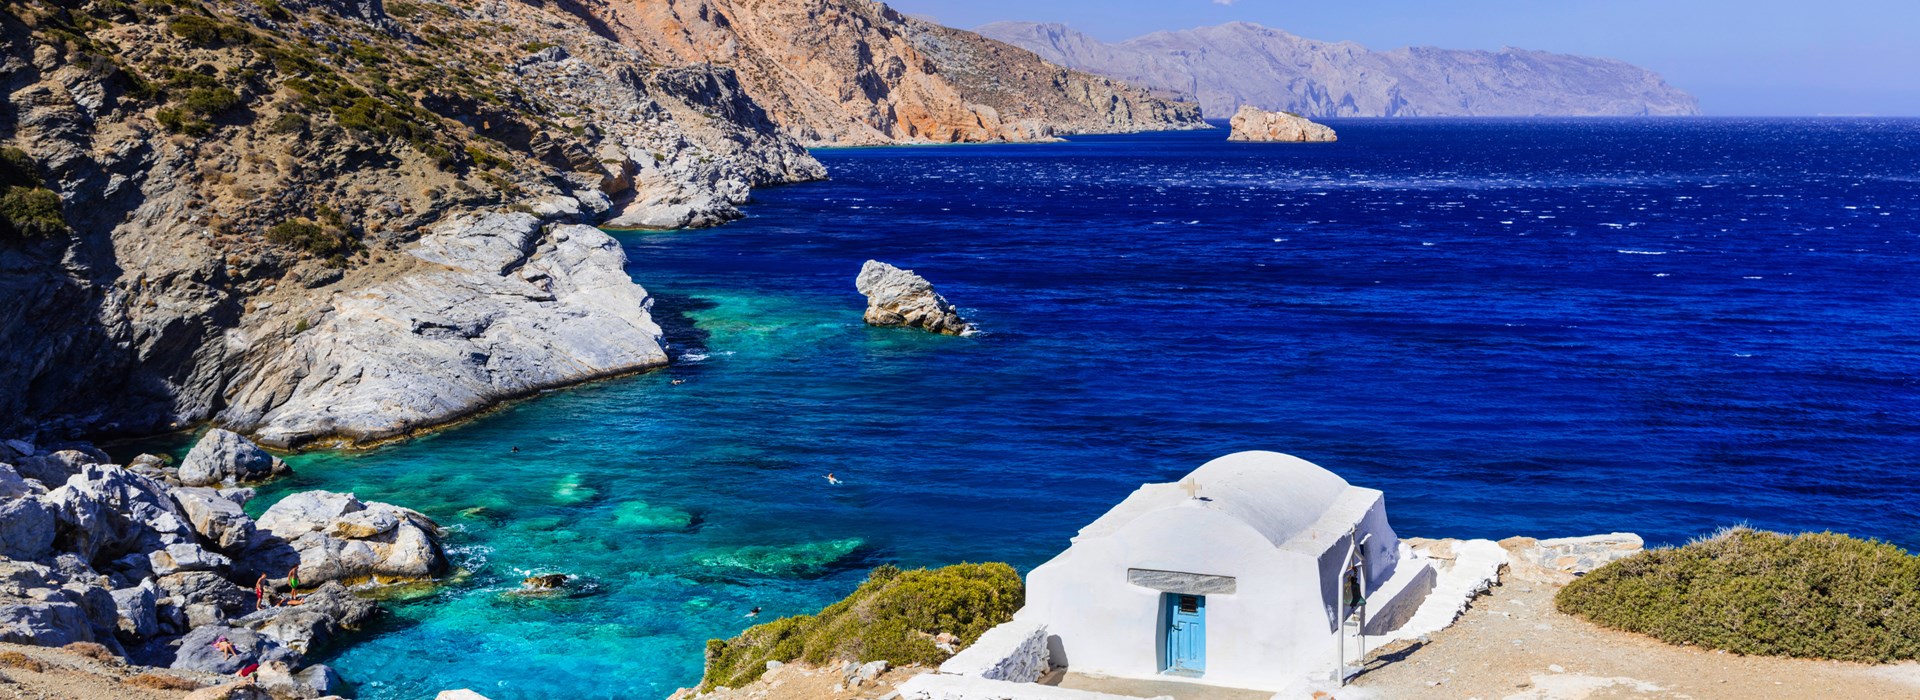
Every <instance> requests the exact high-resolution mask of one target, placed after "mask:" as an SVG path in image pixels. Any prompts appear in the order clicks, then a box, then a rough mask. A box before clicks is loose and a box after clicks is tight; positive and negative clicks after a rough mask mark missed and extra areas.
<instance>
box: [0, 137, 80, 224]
mask: <svg viewBox="0 0 1920 700" xmlns="http://www.w3.org/2000/svg"><path fill="white" fill-rule="evenodd" d="M66 232H67V219H66V216H65V215H63V214H61V213H60V195H59V194H58V193H56V192H54V191H53V190H50V189H47V188H45V187H42V186H41V182H40V173H39V168H38V166H36V165H35V164H34V162H33V159H32V158H29V157H28V156H27V154H26V152H24V151H21V150H20V149H18V148H0V242H5V241H11V240H19V239H30V238H51V237H54V236H58V235H61V234H64V233H66Z"/></svg>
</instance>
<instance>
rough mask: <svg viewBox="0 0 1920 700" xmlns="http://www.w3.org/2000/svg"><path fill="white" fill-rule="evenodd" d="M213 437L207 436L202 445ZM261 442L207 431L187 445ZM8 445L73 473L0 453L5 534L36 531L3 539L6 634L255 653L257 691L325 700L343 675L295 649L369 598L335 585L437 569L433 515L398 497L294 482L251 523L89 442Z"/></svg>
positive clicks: (122, 646)
mask: <svg viewBox="0 0 1920 700" xmlns="http://www.w3.org/2000/svg"><path fill="white" fill-rule="evenodd" d="M210 442H211V443H213V448H216V449H208V450H203V449H201V448H204V447H208V443H210ZM256 449H257V448H255V447H253V446H252V445H251V444H250V443H246V442H245V440H244V439H243V438H238V436H231V437H227V436H221V435H217V434H209V435H208V436H206V437H205V438H203V439H202V444H201V445H199V446H197V447H196V448H195V450H194V452H195V453H208V454H211V453H215V452H218V453H221V454H251V451H252V450H256ZM8 450H9V453H8V455H7V459H11V460H14V461H22V462H24V461H27V460H29V459H32V460H38V461H37V462H36V463H39V464H43V465H45V464H67V463H68V461H72V466H75V467H77V469H78V472H77V473H75V474H73V475H71V476H69V477H67V478H66V480H65V482H64V483H62V484H60V485H59V486H58V487H57V488H53V489H47V488H46V487H45V484H42V483H41V482H40V481H39V480H38V479H29V478H25V477H20V476H19V475H18V474H17V473H16V472H15V471H14V470H13V469H12V467H10V466H7V465H6V464H4V463H0V514H3V515H4V517H5V518H6V519H3V520H0V534H5V535H8V536H9V537H10V538H11V537H12V536H14V535H18V534H20V533H26V534H28V535H31V537H30V538H28V537H22V538H21V539H20V540H17V541H16V540H14V539H8V540H6V541H4V542H0V545H3V547H4V548H3V549H0V641H4V642H13V643H22V644H32V645H39V646H54V647H57V646H65V645H67V644H72V643H76V642H86V643H94V644H99V645H101V646H103V647H104V648H105V649H106V650H107V652H108V653H111V654H114V655H117V656H120V657H122V658H124V659H127V660H129V661H132V662H134V663H138V664H143V665H149V666H162V667H169V668H172V669H177V670H182V671H195V672H204V673H217V674H231V673H234V672H236V671H238V670H240V669H242V668H244V667H246V666H248V665H251V664H255V663H258V664H261V669H262V675H261V676H260V677H259V678H258V679H257V682H258V687H259V688H264V692H265V694H264V695H262V696H260V697H266V696H271V697H273V698H275V699H276V700H288V699H289V698H320V697H323V696H326V695H329V694H332V693H334V692H336V691H338V690H340V689H341V688H342V681H341V679H340V677H339V674H337V673H335V672H334V671H333V670H332V669H330V668H327V667H325V666H321V665H307V664H306V663H305V655H307V654H310V653H316V652H319V651H321V650H322V649H324V648H325V647H326V646H327V645H328V644H329V643H331V642H332V641H333V640H335V639H337V638H338V637H339V636H340V635H342V634H344V633H346V632H347V631H349V630H353V629H357V628H359V627H361V626H362V625H365V624H366V623H367V622H368V621H369V620H370V619H372V617H373V615H374V614H375V612H376V610H377V608H376V606H375V604H374V603H373V602H371V601H368V600H365V599H362V598H359V597H356V596H354V595H353V594H352V593H351V592H350V591H349V590H348V588H347V586H346V585H345V584H346V583H358V582H361V581H371V580H388V579H406V580H410V581H411V580H425V579H428V578H430V577H432V576H435V575H438V574H440V573H442V572H444V571H445V570H446V569H447V560H446V555H445V551H444V549H443V548H442V547H441V545H440V543H439V540H438V537H439V528H438V527H436V526H434V525H433V523H432V521H431V520H428V519H427V518H426V516H424V515H421V514H419V513H417V512H414V511H411V510H408V509H405V508H400V507H398V506H393V505H388V504H383V503H368V502H362V501H360V500H359V499H357V498H355V497H354V496H353V495H352V494H339V493H328V492H306V493H296V494H292V495H290V496H288V497H287V498H286V499H285V500H284V501H283V502H282V503H280V504H275V507H273V508H269V509H268V511H267V514H266V516H263V518H262V521H261V522H259V523H256V522H254V521H253V520H252V519H251V518H248V517H247V516H246V513H245V512H244V511H242V510H241V509H240V501H242V500H244V498H245V497H246V496H247V493H246V492H245V491H244V490H240V491H218V490H215V489H211V488H206V487H194V486H182V485H178V484H177V483H168V482H166V481H162V480H161V479H158V478H154V477H151V476H147V475H142V474H136V473H134V472H133V471H130V470H128V469H125V468H122V467H120V466H119V465H115V464H110V463H106V462H94V461H90V460H91V459H92V456H93V455H99V454H100V453H99V452H98V451H97V450H93V449H91V448H89V447H85V446H73V449H70V450H67V451H68V452H72V453H75V454H80V455H87V456H88V459H86V460H67V459H66V458H55V453H53V452H40V451H38V450H36V449H35V448H34V447H32V446H31V445H28V446H25V447H21V448H18V449H15V448H14V447H13V446H9V447H8ZM71 456H72V455H66V457H71ZM146 463H149V464H151V463H155V462H154V461H153V460H147V461H146ZM63 469H64V468H63ZM61 471H62V470H50V471H45V472H41V473H47V474H58V473H60V472H61ZM162 476H164V474H163V475H162ZM27 513H41V514H43V515H39V516H36V515H25V514H27ZM46 519H51V526H50V529H51V531H50V532H47V531H45V530H47V529H48V528H43V527H42V525H44V523H43V522H42V521H43V520H46ZM23 523H24V524H23ZM289 570H292V573H294V574H295V575H296V576H298V577H299V578H300V579H301V583H302V586H301V588H300V590H299V591H297V593H298V594H299V595H298V599H297V600H295V599H293V598H291V597H289V598H281V597H279V593H280V592H281V591H282V590H283V589H284V588H285V587H287V586H288V584H289V583H290V582H289V581H288V580H286V579H282V578H280V577H281V576H282V575H283V574H286V573H288V572H289ZM316 583H317V584H319V585H317V586H316V585H314V584H316ZM254 586H259V587H261V588H262V589H265V590H264V591H262V592H264V593H266V595H265V597H264V599H263V598H262V596H261V594H260V593H256V591H255V590H253V587H254ZM221 640H225V642H226V643H230V644H231V645H232V647H233V648H232V650H231V652H232V653H231V655H230V654H229V652H228V650H226V649H224V648H223V647H224V646H225V645H224V644H221V643H220V642H221Z"/></svg>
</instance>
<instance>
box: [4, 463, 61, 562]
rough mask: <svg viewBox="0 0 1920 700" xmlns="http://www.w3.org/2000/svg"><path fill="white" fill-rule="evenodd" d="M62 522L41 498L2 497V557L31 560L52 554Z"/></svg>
mask: <svg viewBox="0 0 1920 700" xmlns="http://www.w3.org/2000/svg"><path fill="white" fill-rule="evenodd" d="M4 477H5V474H0V479H3V478H4ZM4 487H5V484H4V483H0V488H4ZM58 522H59V520H58V519H57V518H56V517H55V516H54V509H53V508H52V507H51V506H48V505H47V504H45V503H42V502H41V501H40V500H38V499H35V498H31V497H25V496H0V557H6V558H8V559H29V560H30V559H39V558H41V557H44V556H46V555H48V554H50V553H52V551H53V538H54V534H55V530H54V527H55V525H56V524H57V523H58Z"/></svg>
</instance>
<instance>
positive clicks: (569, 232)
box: [223, 214, 667, 446]
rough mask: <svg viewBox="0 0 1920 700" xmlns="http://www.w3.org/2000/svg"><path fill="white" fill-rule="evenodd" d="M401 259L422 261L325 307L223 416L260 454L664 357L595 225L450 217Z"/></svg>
mask: <svg viewBox="0 0 1920 700" xmlns="http://www.w3.org/2000/svg"><path fill="white" fill-rule="evenodd" d="M410 252H411V254H412V255H413V256H414V257H416V258H418V259H419V260H422V261H425V262H427V263H431V265H427V266H423V267H422V268H421V269H420V270H419V271H417V272H415V273H413V274H410V275H407V276H404V277H401V278H398V279H393V280H389V281H388V282H386V283H383V284H381V285H379V286H377V287H375V288H373V289H369V290H367V291H365V292H362V293H360V294H356V295H354V296H351V297H343V298H339V299H337V300H335V302H334V310H333V312H332V313H331V314H330V315H328V316H327V317H326V319H325V320H323V321H321V322H320V323H319V324H318V325H315V326H314V327H312V328H311V329H309V330H307V331H306V332H303V333H301V334H300V335H299V336H298V337H297V338H295V339H294V341H293V348H292V350H291V351H290V352H289V353H287V354H285V355H282V356H279V357H275V358H272V359H271V360H270V361H269V362H268V364H267V365H266V366H264V367H261V368H260V369H259V371H258V372H256V373H255V374H254V375H253V376H252V377H251V378H250V379H249V380H248V381H247V382H245V383H244V385H243V386H242V387H241V388H240V389H239V390H237V391H236V392H235V395H234V397H233V403H232V405H231V406H230V407H229V409H228V411H227V412H226V413H225V414H223V420H225V421H226V422H227V423H228V424H229V425H231V426H233V427H235V428H237V429H244V430H247V431H249V432H252V433H253V434H255V435H257V436H258V437H259V438H260V441H261V442H262V443H265V444H269V445H277V446H295V445H300V444H303V443H306V442H310V441H312V440H315V439H320V438H341V439H344V440H347V441H352V442H370V441H376V440H381V439H385V438H391V437H395V436H400V435H406V434H408V433H409V432H412V431H414V430H418V429H421V428H425V427H429V426H432V425H436V424H440V423H444V422H447V421H450V420H453V419H456V418H459V417H462V416H465V415H467V414H470V413H473V412H475V411H479V410H481V409H484V408H486V407H488V406H490V405H492V404H494V403H496V402H498V401H501V400H504V399H509V398H513V397H516V396H522V395H525V394H529V393H532V392H535V391H538V390H541V389H546V388H550V387H554V386H560V385H563V384H569V383H573V382H578V381H583V380H587V379H594V378H598V377H606V376H611V375H615V374H620V373H623V372H632V371H636V370H640V369H646V368H649V367H655V366H659V365H662V364H665V363H666V361H667V355H666V352H665V351H664V350H663V349H662V340H661V334H660V327H659V326H658V325H656V324H655V323H654V322H653V318H652V316H651V315H650V313H649V308H650V307H651V306H652V303H653V302H652V299H651V298H650V297H649V296H648V295H647V292H646V290H645V289H642V288H641V287H640V286H639V285H637V284H634V283H633V280H632V279H631V278H630V277H629V276H628V275H627V272H626V269H625V265H626V260H627V258H626V254H625V253H624V252H623V251H622V250H621V248H620V245H619V243H617V242H615V241H614V240H613V239H612V238H611V237H609V236H608V235H607V234H606V233H604V232H602V231H600V230H599V229H596V228H593V227H591V226H559V227H555V228H552V229H551V230H547V229H545V228H543V227H542V226H541V223H540V220H539V219H537V218H535V217H534V216H532V215H529V214H490V215H486V216H478V217H457V218H456V219H454V220H452V221H450V222H448V223H446V224H444V225H442V226H440V227H438V228H436V229H434V231H433V233H431V234H429V235H428V236H426V237H425V238H423V239H421V240H420V242H419V243H418V244H416V245H415V246H414V247H413V248H412V250H411V251H410Z"/></svg>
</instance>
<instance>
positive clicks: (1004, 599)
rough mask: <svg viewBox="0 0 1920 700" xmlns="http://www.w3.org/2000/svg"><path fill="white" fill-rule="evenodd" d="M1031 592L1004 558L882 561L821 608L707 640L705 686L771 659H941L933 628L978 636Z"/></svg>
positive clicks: (742, 676)
mask: <svg viewBox="0 0 1920 700" xmlns="http://www.w3.org/2000/svg"><path fill="white" fill-rule="evenodd" d="M1025 597H1026V590H1025V587H1024V586H1023V585H1022V584H1021V581H1020V574H1019V573H1017V572H1015V571H1014V570H1013V567H1011V566H1008V565H1006V564H1000V563H989V564H955V565H953V566H947V567H942V568H939V569H915V570H912V571H901V570H899V569H897V568H894V567H892V566H882V567H879V568H876V569H874V570H873V571H872V573H870V574H868V576H867V580H866V582H865V583H862V584H860V588H858V589H856V590H855V591H854V592H853V594H852V595H849V596H847V597H846V598H845V599H843V600H841V601H840V602H838V603H834V604H832V605H829V606H827V607H826V608H825V609H823V610H821V611H820V612H819V613H818V614H814V615H797V616H794V617H784V618H780V619H778V620H774V621H772V622H768V623H766V624H763V625H756V626H754V627H752V628H749V629H748V630H747V631H745V632H742V633H740V636H738V637H734V638H733V639H728V640H719V639H715V640H711V641H709V642H707V669H706V675H705V677H704V678H703V679H702V680H701V690H702V691H707V690H712V689H713V688H716V687H720V686H725V687H729V688H737V687H740V686H741V685H743V684H746V683H751V682H753V681H754V680H755V679H758V678H759V677H760V674H762V673H765V672H766V669H767V662H768V661H781V662H788V661H795V660H801V661H806V662H808V663H813V664H823V663H826V662H828V661H834V660H842V659H844V660H849V661H859V662H866V661H875V660H880V659H885V660H887V661H889V662H891V663H894V664H910V663H921V664H935V663H939V662H940V661H942V660H944V659H945V658H946V656H947V655H946V653H945V652H942V651H940V649H939V648H938V647H935V646H934V643H933V640H932V638H931V635H935V634H938V633H941V632H951V633H953V634H954V635H955V636H958V637H959V638H960V641H959V643H960V644H961V645H967V644H972V643H973V642H974V640H977V639H979V638H980V635H981V634H982V633H984V632H986V631H987V630H988V629H991V628H993V626H994V625H998V624H1000V623H1002V622H1006V621H1008V620H1011V619H1013V612H1014V611H1015V610H1018V609H1019V608H1020V605H1021V603H1022V601H1023V600H1024V599H1025Z"/></svg>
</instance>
